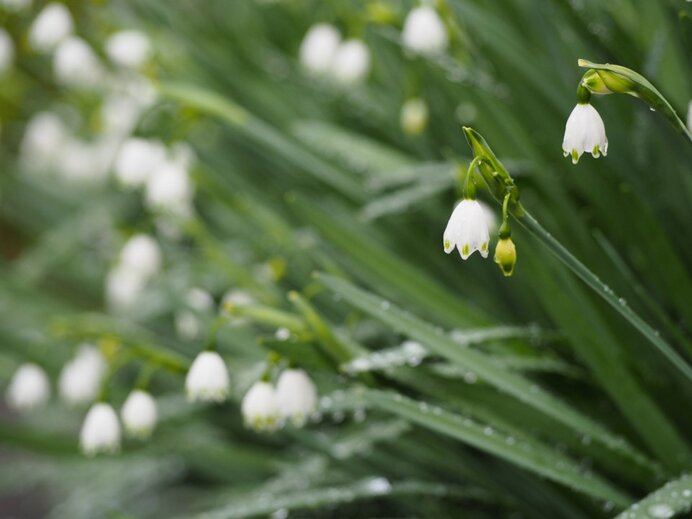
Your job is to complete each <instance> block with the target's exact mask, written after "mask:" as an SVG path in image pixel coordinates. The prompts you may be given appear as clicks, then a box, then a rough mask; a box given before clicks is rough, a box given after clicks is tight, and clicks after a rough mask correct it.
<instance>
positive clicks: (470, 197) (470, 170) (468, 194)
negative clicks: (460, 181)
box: [464, 156, 483, 200]
mask: <svg viewBox="0 0 692 519" xmlns="http://www.w3.org/2000/svg"><path fill="white" fill-rule="evenodd" d="M481 162H483V159H482V158H481V157H479V156H475V157H473V160H472V161H471V163H470V164H469V168H468V169H467V170H466V177H464V198H466V199H468V200H474V199H475V198H476V189H475V187H474V188H473V191H472V192H471V191H469V185H472V183H471V176H472V175H473V170H474V168H476V167H477V166H478V165H479V164H480V163H481Z"/></svg>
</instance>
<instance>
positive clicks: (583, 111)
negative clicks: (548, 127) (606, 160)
mask: <svg viewBox="0 0 692 519" xmlns="http://www.w3.org/2000/svg"><path fill="white" fill-rule="evenodd" d="M590 100H591V94H590V92H589V91H588V90H587V89H586V88H585V87H583V86H582V85H579V88H578V89H577V106H575V107H574V109H573V110H572V113H570V114H569V118H568V119H567V123H566V124H565V136H564V138H563V139H562V152H563V154H564V155H565V157H567V156H571V157H572V163H573V164H576V163H577V162H579V158H580V157H581V156H582V154H583V153H591V155H592V156H593V157H594V158H595V159H597V158H598V157H600V156H601V155H603V156H604V157H605V156H606V155H607V154H608V137H606V131H605V125H604V124H603V119H601V116H600V114H599V113H598V112H597V111H596V109H595V108H594V107H593V106H591V102H590Z"/></svg>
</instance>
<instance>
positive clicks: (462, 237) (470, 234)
mask: <svg viewBox="0 0 692 519" xmlns="http://www.w3.org/2000/svg"><path fill="white" fill-rule="evenodd" d="M489 241H490V236H489V232H488V217H487V216H486V214H485V211H483V207H481V205H480V203H478V202H477V201H476V200H462V201H461V202H459V203H458V204H457V206H456V207H455V208H454V211H453V212H452V216H450V217H449V222H448V223H447V228H446V229H445V232H444V236H443V244H444V250H445V252H446V253H447V254H449V253H450V252H452V251H453V250H454V247H457V248H458V249H459V254H461V257H462V259H466V258H468V257H469V256H470V255H471V254H473V252H474V251H478V252H480V254H481V256H483V257H484V258H487V257H488V243H489Z"/></svg>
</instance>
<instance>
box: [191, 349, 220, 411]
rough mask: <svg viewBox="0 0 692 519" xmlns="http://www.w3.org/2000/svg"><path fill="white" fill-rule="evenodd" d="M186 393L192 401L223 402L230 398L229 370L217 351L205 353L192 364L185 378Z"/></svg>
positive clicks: (198, 356)
mask: <svg viewBox="0 0 692 519" xmlns="http://www.w3.org/2000/svg"><path fill="white" fill-rule="evenodd" d="M185 391H186V393H187V398H188V400H190V401H195V400H201V401H213V402H223V401H224V400H226V398H227V397H228V391H229V380H228V369H227V368H226V364H225V363H224V361H223V359H222V358H221V356H220V355H219V354H218V353H216V352H215V351H203V352H202V353H200V354H199V355H197V358H196V359H195V360H194V361H193V362H192V366H190V370H189V371H188V372H187V377H186V378H185Z"/></svg>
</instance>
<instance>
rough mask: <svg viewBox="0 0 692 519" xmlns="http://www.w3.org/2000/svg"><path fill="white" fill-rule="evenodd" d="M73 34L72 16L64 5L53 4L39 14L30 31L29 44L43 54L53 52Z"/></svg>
mask: <svg viewBox="0 0 692 519" xmlns="http://www.w3.org/2000/svg"><path fill="white" fill-rule="evenodd" d="M71 33H72V16H71V15H70V11H68V10H67V7H65V6H64V5H63V4H59V3H57V2H52V3H50V4H48V5H46V7H44V8H43V10H42V11H41V12H40V13H39V15H38V16H37V17H36V19H35V20H34V23H33V24H32V25H31V29H30V30H29V43H30V44H31V46H32V47H33V48H34V49H36V50H39V51H41V52H49V51H52V50H53V49H54V48H55V47H57V45H58V44H59V43H60V42H61V41H63V40H64V39H65V38H67V37H68V36H69V35H70V34H71Z"/></svg>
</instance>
